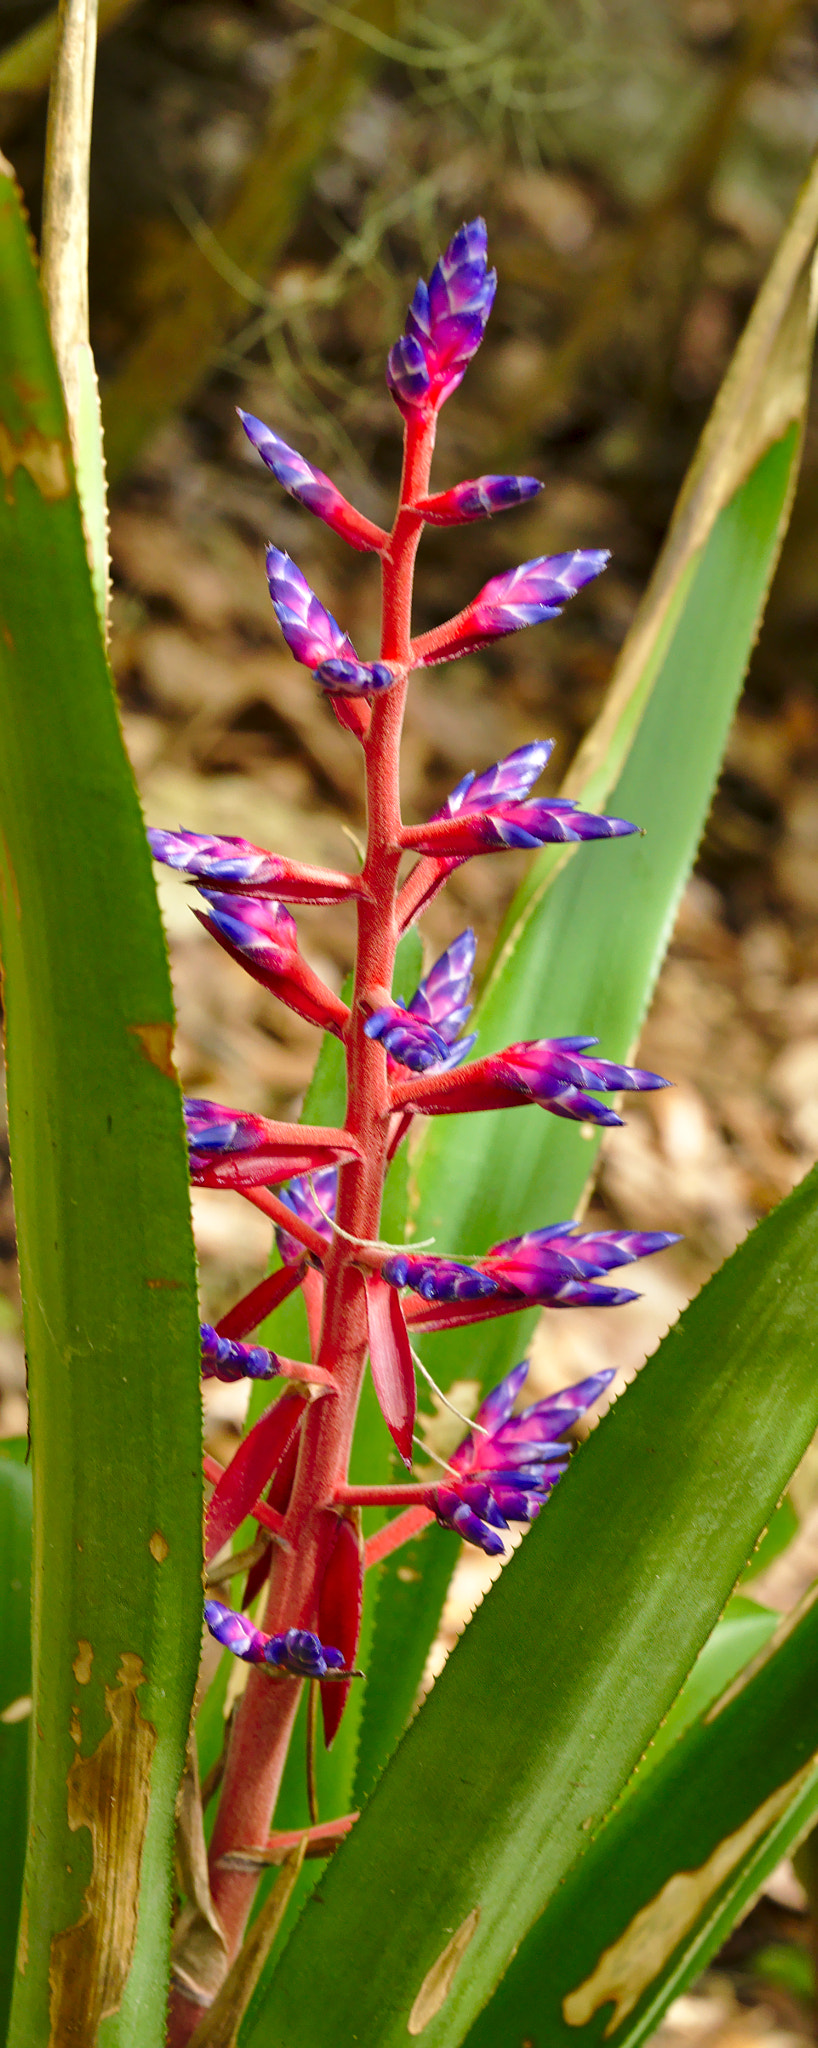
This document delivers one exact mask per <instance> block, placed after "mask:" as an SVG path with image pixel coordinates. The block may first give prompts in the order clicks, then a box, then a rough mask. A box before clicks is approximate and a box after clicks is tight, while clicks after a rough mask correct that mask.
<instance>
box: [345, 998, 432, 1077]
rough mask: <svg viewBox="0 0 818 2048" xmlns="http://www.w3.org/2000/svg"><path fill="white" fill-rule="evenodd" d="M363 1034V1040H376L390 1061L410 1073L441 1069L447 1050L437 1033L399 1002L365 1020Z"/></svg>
mask: <svg viewBox="0 0 818 2048" xmlns="http://www.w3.org/2000/svg"><path fill="white" fill-rule="evenodd" d="M364 1032H365V1034H366V1036H367V1038H377V1039H380V1041H381V1043H382V1045H384V1046H385V1047H386V1050H387V1052H388V1053H390V1054H391V1056H392V1058H393V1060H397V1061H399V1063H400V1065H401V1066H402V1067H409V1068H411V1071H412V1073H414V1074H423V1073H425V1071H426V1069H427V1067H440V1066H442V1065H443V1063H444V1062H445V1060H446V1057H447V1054H448V1050H449V1048H448V1046H447V1044H446V1040H445V1039H444V1038H442V1037H441V1035H440V1032H439V1031H433V1030H432V1028H431V1025H429V1024H424V1023H422V1022H421V1020H420V1018H419V1017H413V1016H412V1015H411V1013H410V1012H409V1010H405V1009H404V1008H403V1006H402V1004H401V1003H388V1004H387V1005H386V1006H385V1008H384V1009H382V1010H376V1011H375V1012H374V1014H373V1016H371V1017H368V1018H367V1020H366V1023H365V1025H364Z"/></svg>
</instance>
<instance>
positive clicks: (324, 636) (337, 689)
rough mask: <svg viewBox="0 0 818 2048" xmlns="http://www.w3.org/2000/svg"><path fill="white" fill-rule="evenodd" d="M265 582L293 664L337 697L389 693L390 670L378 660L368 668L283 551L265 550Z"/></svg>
mask: <svg viewBox="0 0 818 2048" xmlns="http://www.w3.org/2000/svg"><path fill="white" fill-rule="evenodd" d="M267 581H268V583H269V585H270V596H271V598H272V600H273V610H274V612H275V615H276V618H277V619H278V623H279V625H280V627H281V631H282V633H283V635H284V638H285V640H286V642H287V646H288V647H289V649H290V652H291V654H294V655H295V658H296V661H303V663H304V666H305V668H311V669H312V671H313V674H314V675H315V677H316V678H317V680H318V682H320V683H321V684H322V685H323V687H324V688H325V689H326V690H328V691H329V692H330V693H331V694H333V695H335V696H339V697H365V696H372V695H377V693H378V691H379V690H388V689H389V687H390V684H391V683H393V682H394V680H395V678H394V675H393V673H392V670H391V668H388V667H387V666H386V664H385V663H384V662H380V661H376V662H371V663H370V664H368V665H367V663H365V662H361V661H359V660H358V656H357V654H356V652H355V649H354V647H353V645H352V641H351V640H350V638H349V636H348V634H346V633H342V631H341V628H340V626H339V625H338V623H337V621H336V620H335V619H334V618H333V616H332V613H331V612H328V611H327V610H326V608H325V606H324V605H322V604H321V603H320V601H319V599H318V598H317V597H316V595H315V592H314V590H311V589H310V586H309V584H308V582H307V579H306V577H305V576H302V574H301V570H300V569H298V568H296V565H295V562H294V561H293V560H292V558H291V556H290V555H287V554H285V553H284V551H283V549H281V548H275V547H269V548H268V549H267Z"/></svg>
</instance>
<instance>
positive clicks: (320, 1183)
mask: <svg viewBox="0 0 818 2048" xmlns="http://www.w3.org/2000/svg"><path fill="white" fill-rule="evenodd" d="M337 1199H338V1168H337V1166H322V1167H319V1169H318V1171H317V1172H316V1173H311V1174H308V1175H305V1176H304V1178H303V1179H299V1180H291V1181H288V1183H287V1185H286V1187H283V1188H280V1189H279V1200H280V1201H282V1202H286V1204H287V1207H288V1209H292V1212H293V1215H294V1216H300V1217H301V1220H302V1222H304V1223H310V1224H311V1225H312V1228H313V1230H317V1232H318V1235H319V1237H323V1239H324V1241H325V1243H326V1244H327V1245H330V1244H331V1243H332V1224H331V1222H329V1221H328V1218H329V1217H334V1215H335V1204H336V1201H337ZM319 1204H320V1207H319ZM322 1212H324V1213H322ZM275 1236H276V1244H277V1246H278V1251H279V1256H280V1258H282V1259H283V1261H284V1264H285V1266H298V1265H300V1263H301V1260H302V1259H303V1257H304V1246H303V1244H301V1243H300V1242H299V1239H298V1238H297V1237H290V1235H289V1233H288V1232H287V1231H286V1230H282V1229H280V1228H277V1229H276V1234H275Z"/></svg>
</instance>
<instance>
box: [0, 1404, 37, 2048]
mask: <svg viewBox="0 0 818 2048" xmlns="http://www.w3.org/2000/svg"><path fill="white" fill-rule="evenodd" d="M20 1448H21V1447H20V1446H19V1444H16V1443H12V1444H9V1443H3V1444H0V1642H2V1645H3V1656H2V1664H0V2041H5V2038H6V2028H7V2026H8V2017H9V2009H10V2006H11V1993H12V1985H13V1982H14V1957H15V1950H16V1947H17V1927H18V1922H19V1919H20V1897H21V1892H22V1884H23V1863H24V1859H25V1853H26V1755H27V1749H28V1738H29V1730H30V1728H31V1473H30V1472H27V1471H26V1469H25V1467H24V1466H23V1465H22V1463H21V1462H18V1459H17V1457H16V1456H15V1455H14V1454H15V1453H16V1452H17V1451H18V1450H19V1449H20ZM22 1448H23V1449H24V1448H25V1446H22Z"/></svg>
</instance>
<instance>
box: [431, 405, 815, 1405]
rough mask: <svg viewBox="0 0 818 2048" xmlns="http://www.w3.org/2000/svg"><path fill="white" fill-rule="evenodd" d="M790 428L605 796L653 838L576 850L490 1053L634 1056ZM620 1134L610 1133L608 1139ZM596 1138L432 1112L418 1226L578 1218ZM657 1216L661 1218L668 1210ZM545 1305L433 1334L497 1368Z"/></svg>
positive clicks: (455, 1359)
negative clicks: (510, 1049)
mask: <svg viewBox="0 0 818 2048" xmlns="http://www.w3.org/2000/svg"><path fill="white" fill-rule="evenodd" d="M798 447H799V435H798V432H797V430H796V429H795V428H794V427H793V428H791V429H790V431H789V432H788V433H787V434H786V435H785V436H784V438H783V439H782V440H781V441H778V442H776V443H775V444H774V446H773V447H772V448H771V449H769V450H768V451H767V453H766V454H765V455H764V456H763V457H762V459H761V461H760V463H759V464H758V466H757V467H756V468H755V469H754V470H753V472H752V474H751V476H750V477H749V478H748V480H747V482H746V483H745V484H743V485H742V487H741V489H740V490H739V491H738V492H737V493H736V495H735V497H734V498H733V499H732V500H731V502H730V504H729V505H728V506H726V507H725V509H724V510H723V511H722V512H721V513H720V514H719V517H718V519H717V521H716V523H715V525H714V527H713V529H712V531H711V533H710V536H709V539H708V542H707V545H706V547H705V549H704V550H703V553H702V555H701V557H700V559H699V561H698V562H697V565H696V569H695V573H694V574H693V576H692V578H691V581H690V586H689V593H688V599H687V602H686V604H685V605H684V608H683V610H682V612H681V615H680V616H679V618H678V620H677V623H676V630H675V632H674V634H673V638H672V641H671V644H670V646H669V648H668V649H667V651H666V654H665V659H664V662H663V664H662V668H661V672H660V674H659V676H658V677H657V679H656V682H655V684H654V687H653V690H652V692H651V695H650V698H649V700H648V701H647V703H646V705H645V707H644V709H643V712H642V717H641V720H640V723H639V728H638V731H637V733H636V734H635V736H634V738H633V741H632V744H631V747H630V751H629V753H628V756H627V760H626V762H625V765H624V768H623V770H622V772H621V774H620V776H619V779H618V781H617V783H616V786H615V788H614V790H613V792H612V796H611V808H612V810H613V811H614V812H615V813H616V814H617V815H619V816H622V817H626V818H635V819H636V820H637V821H638V822H639V823H640V824H641V825H644V826H645V828H646V831H645V837H644V838H632V839H625V840H619V841H612V842H608V843H607V844H605V843H601V844H599V845H595V846H590V847H580V848H579V849H578V852H577V856H576V858H572V859H570V860H569V861H567V862H565V864H564V865H563V866H562V868H561V869H560V871H559V874H558V875H557V878H556V880H555V881H554V883H553V886H552V887H551V888H550V889H549V890H548V892H547V894H546V895H545V896H544V898H543V899H542V900H541V901H540V900H539V899H537V898H534V897H532V898H531V899H530V902H529V906H528V907H527V910H526V913H525V915H524V916H521V917H520V918H519V919H518V921H517V924H516V926H515V930H514V944H513V950H509V951H508V952H507V953H506V955H505V959H504V965H503V969H502V973H500V974H498V975H497V976H496V978H494V979H493V980H490V982H489V987H488V992H487V994H486V997H485V998H484V1000H483V1001H482V1002H481V1005H480V1008H479V1012H478V1024H479V1029H480V1039H479V1050H480V1052H481V1053H483V1052H489V1051H493V1050H496V1049H497V1048H498V1047H500V1046H502V1045H504V1044H508V1043H509V1041H513V1040H516V1039H524V1038H536V1037H542V1036H545V1035H547V1036H549V1037H558V1036H561V1035H562V1034H570V1033H576V1032H592V1031H593V1032H595V1033H597V1034H598V1036H599V1038H600V1041H601V1049H602V1051H603V1052H604V1054H605V1055H606V1057H607V1056H610V1057H612V1058H614V1059H622V1058H625V1057H626V1055H627V1054H628V1052H629V1051H630V1049H631V1047H632V1046H633V1044H634V1042H635V1040H636V1038H637V1036H638V1032H639V1028H640V1025H641V1023H642V1019H643V1017H644V1014H645V1009H646V1006H647V1002H648V999H649V996H650V992H651V989H652V987H653V983H654V981H655V978H656V974H657V972H658V969H659V966H660V963H661V960H662V956H663V954H664V951H665V947H666V945H667V941H668V938H669V936H670V932H671V930H672V926H673V919H674V916H675V912H676V906H677V903H678V899H679V894H680V892H681V889H682V888H683V886H684V883H685V881H686V879H687V876H688V874H689V872H690V868H691V865H692V862H693V860H694V858H695V854H696V849H697V846H698V842H699V838H700V835H701V831H702V827H703V824H704V821H705V818H706V816H707V811H708V808H709V805H710V802H711V799H712V794H713V789H714V786H715V782H716V779H717V776H718V772H719V768H720V765H721V759H722V754H723V751H724V746H725V742H726V739H727V733H728V731H729V726H730V721H731V718H732V715H733V710H734V706H735V702H736V698H737V695H738V692H739V689H740V687H741V682H742V678H743V675H744V671H745V668H746V665H747V660H748V656H749V653H750V649H751V647H752V644H753V639H754V637H755V633H756V631H757V627H758V620H759V616H760V612H761V610H762V609H763V604H764V600H765V597H766V593H767V589H768V587H769V582H770V578H771V575H772V571H773V567H774V565H775V561H776V557H777V554H778V549H779V543H780V528H781V520H782V517H783V511H784V508H785V507H786V505H787V503H788V500H789V495H790V490H791V484H792V475H793V468H794V465H795V464H796V462H797V456H798ZM611 1142H612V1144H615V1143H616V1138H615V1135H614V1136H613V1137H612V1140H611ZM598 1149H599V1136H598V1134H596V1135H595V1136H594V1138H593V1139H592V1140H590V1141H588V1140H587V1139H586V1138H584V1137H583V1135H582V1133H581V1131H580V1129H579V1128H578V1127H577V1126H576V1125H571V1124H570V1123H567V1122H565V1121H564V1120H562V1119H561V1118H557V1117H553V1116H549V1115H548V1114H547V1113H546V1112H543V1111H542V1110H540V1109H536V1108H525V1109H515V1110H504V1111H490V1112H488V1113H487V1114H481V1115H473V1116H469V1117H446V1118H444V1117H439V1118H436V1119H434V1120H431V1119H430V1120H429V1126H428V1131H427V1133H426V1134H425V1136H424V1140H423V1141H422V1147H421V1150H420V1157H419V1162H418V1165H417V1169H416V1170H417V1177H418V1187H419V1190H420V1204H419V1209H418V1215H417V1230H418V1235H419V1236H421V1237H426V1236H429V1235H431V1234H432V1233H433V1232H434V1233H435V1234H436V1235H437V1237H438V1241H439V1242H440V1243H441V1244H445V1246H446V1248H447V1249H451V1250H452V1252H453V1253H455V1254H457V1253H461V1252H467V1251H469V1252H471V1251H483V1250H485V1249H486V1248H487V1246H488V1244H490V1243H491V1242H493V1241H496V1240H498V1239H500V1238H504V1237H511V1236H513V1235H515V1234H517V1233H518V1232H520V1231H522V1230H524V1229H532V1228H534V1227H536V1225H538V1224H544V1223H548V1222H551V1221H554V1220H556V1219H557V1218H558V1217H561V1216H570V1215H571V1213H572V1211H574V1210H575V1209H576V1208H577V1205H578V1203H579V1201H580V1199H581V1196H582V1192H583V1189H584V1187H585V1184H586V1181H587V1179H588V1175H589V1173H590V1172H591V1170H592V1168H593V1166H594V1164H595V1161H596V1157H597V1153H598ZM660 1222H661V1218H657V1223H660ZM535 1320H536V1317H535V1316H532V1315H529V1316H524V1317H497V1318H496V1319H495V1320H494V1321H490V1322H487V1323H485V1324H483V1325H477V1327H476V1328H474V1329H469V1330H466V1331H459V1332H457V1333H452V1334H451V1335H448V1334H447V1335H446V1336H441V1337H436V1338H430V1339H429V1340H428V1341H427V1344H426V1346H425V1351H424V1356H425V1357H427V1358H428V1362H429V1364H430V1366H431V1369H432V1371H433V1372H434V1374H435V1377H436V1378H438V1379H439V1378H440V1377H441V1374H443V1375H445V1376H446V1378H447V1379H448V1378H449V1377H450V1376H454V1377H458V1378H460V1377H464V1376H466V1375H467V1374H468V1376H470V1377H471V1376H485V1377H486V1378H487V1379H489V1380H494V1379H495V1378H499V1377H500V1375H501V1373H502V1372H503V1371H505V1370H506V1369H507V1366H508V1365H509V1364H510V1363H511V1362H513V1358H514V1357H516V1356H519V1355H521V1354H522V1352H523V1351H524V1344H525V1338H524V1336H523V1337H521V1326H522V1330H523V1331H525V1332H528V1331H530V1330H531V1328H532V1326H533V1323H534V1321H535Z"/></svg>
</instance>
